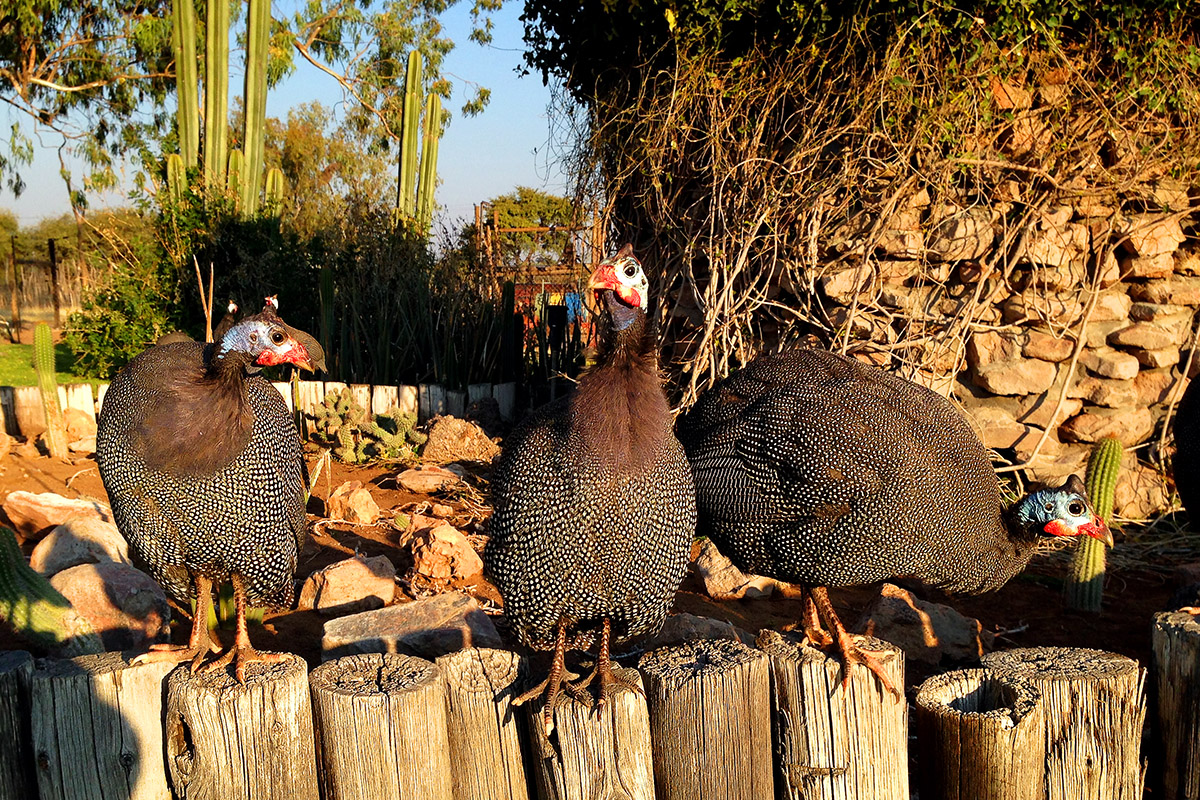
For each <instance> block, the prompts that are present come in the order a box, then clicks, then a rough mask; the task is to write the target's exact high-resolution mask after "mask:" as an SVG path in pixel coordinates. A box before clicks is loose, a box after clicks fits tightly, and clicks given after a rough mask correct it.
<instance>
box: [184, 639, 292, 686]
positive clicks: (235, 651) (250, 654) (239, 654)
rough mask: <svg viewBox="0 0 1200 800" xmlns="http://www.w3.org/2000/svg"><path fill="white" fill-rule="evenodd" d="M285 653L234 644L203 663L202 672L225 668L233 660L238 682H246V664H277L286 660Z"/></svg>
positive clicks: (286, 655)
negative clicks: (206, 662) (216, 656)
mask: <svg viewBox="0 0 1200 800" xmlns="http://www.w3.org/2000/svg"><path fill="white" fill-rule="evenodd" d="M287 659H288V654H287V653H268V652H264V651H262V650H256V649H254V648H253V647H251V646H250V645H234V646H233V647H231V648H229V649H228V650H226V651H225V653H224V655H222V656H221V657H220V658H218V659H216V660H215V661H211V662H209V663H208V664H205V665H204V667H203V669H202V670H201V671H202V672H216V671H217V670H222V669H225V668H226V667H228V666H229V663H230V662H231V661H232V662H233V674H234V677H235V678H237V682H238V683H242V684H244V683H245V682H246V665H247V664H279V663H282V662H284V661H287Z"/></svg>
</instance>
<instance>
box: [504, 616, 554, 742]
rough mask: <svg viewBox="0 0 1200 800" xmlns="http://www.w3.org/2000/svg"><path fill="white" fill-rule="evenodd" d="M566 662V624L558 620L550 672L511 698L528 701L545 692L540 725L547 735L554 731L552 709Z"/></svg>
mask: <svg viewBox="0 0 1200 800" xmlns="http://www.w3.org/2000/svg"><path fill="white" fill-rule="evenodd" d="M566 662H567V626H566V625H565V624H564V623H562V622H559V623H558V627H557V628H556V630H555V634H554V658H553V659H552V660H551V661H550V674H548V675H547V676H546V680H544V681H542V682H541V683H539V684H538V685H537V686H534V687H533V688H532V689H530V690H529V691H527V692H524V693H523V694H521V695H520V696H519V697H517V698H515V699H514V700H513V705H515V706H519V705H523V704H524V703H528V702H529V701H530V700H532V699H533V698H535V697H537V696H538V695H540V694H542V693H543V692H545V694H546V702H545V706H544V707H543V708H542V727H543V728H544V730H545V732H546V736H547V737H549V736H550V734H551V733H552V732H553V731H554V709H555V707H556V706H557V703H558V699H559V695H560V693H561V692H562V685H563V675H564V674H566Z"/></svg>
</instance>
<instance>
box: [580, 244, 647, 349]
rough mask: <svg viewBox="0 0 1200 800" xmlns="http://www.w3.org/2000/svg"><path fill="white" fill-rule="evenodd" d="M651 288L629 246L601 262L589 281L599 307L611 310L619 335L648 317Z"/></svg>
mask: <svg viewBox="0 0 1200 800" xmlns="http://www.w3.org/2000/svg"><path fill="white" fill-rule="evenodd" d="M649 288H650V283H649V281H647V280H646V273H645V272H644V271H643V270H642V263H641V262H640V261H638V260H637V258H635V257H634V255H633V245H630V244H626V245H625V246H624V247H622V248H621V250H620V252H618V253H617V254H616V255H615V256H611V257H609V258H606V259H604V261H601V262H600V266H599V267H597V268H596V271H595V272H593V273H592V277H591V279H590V280H589V281H588V289H591V290H592V291H594V292H595V293H596V301H597V303H598V304H600V306H601V307H602V308H606V309H607V310H608V312H609V314H610V315H611V316H612V321H613V327H614V328H616V329H617V330H619V331H621V330H625V329H626V328H628V327H630V326H631V325H633V323H634V322H635V321H637V320H638V318H639V317H642V318H644V317H645V314H646V306H647V303H648V301H649Z"/></svg>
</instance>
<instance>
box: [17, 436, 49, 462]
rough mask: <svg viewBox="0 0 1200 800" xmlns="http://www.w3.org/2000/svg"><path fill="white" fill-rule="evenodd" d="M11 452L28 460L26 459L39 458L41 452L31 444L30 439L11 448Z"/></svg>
mask: <svg viewBox="0 0 1200 800" xmlns="http://www.w3.org/2000/svg"><path fill="white" fill-rule="evenodd" d="M12 451H13V452H14V453H16V454H17V455H19V456H20V457H21V458H28V459H32V458H40V457H41V455H42V451H41V450H38V447H37V445H36V444H35V443H34V442H33V440H32V439H26V440H25V441H23V442H21V443H20V444H18V445H16V446H14V447H13V448H12Z"/></svg>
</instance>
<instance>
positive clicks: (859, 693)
mask: <svg viewBox="0 0 1200 800" xmlns="http://www.w3.org/2000/svg"><path fill="white" fill-rule="evenodd" d="M801 639H802V635H801V634H800V633H787V634H780V633H776V632H775V631H763V632H762V633H761V634H760V635H759V637H758V642H757V644H758V647H759V649H760V650H762V651H763V652H765V653H766V654H767V655H768V656H770V658H771V677H772V685H773V686H774V691H773V692H772V697H771V708H772V711H773V712H774V715H775V720H774V721H775V752H776V755H777V758H778V761H777V767H778V774H777V777H778V779H779V781H780V787H781V789H782V792H783V795H784V796H785V797H788V798H794V799H795V800H814V798H828V800H857V798H863V797H871V798H875V799H876V800H908V706H907V704H906V703H905V702H904V698H903V696H897V695H894V694H892V693H891V692H889V691H887V690H886V689H884V688H883V687H882V686H881V685H880V683H879V679H878V678H877V677H876V676H875V674H874V673H873V672H871V671H870V670H867V669H864V668H861V667H853V668H851V669H850V676H849V682H848V683H847V684H846V685H845V686H843V684H842V671H843V669H844V668H845V667H844V666H843V664H842V662H841V660H840V659H838V658H836V657H834V656H827V655H825V654H824V653H822V652H821V651H820V650H817V649H815V648H812V647H808V646H806V645H802V644H801V643H800V642H801ZM866 646H868V647H871V648H872V649H886V650H888V651H890V652H891V653H892V654H893V655H892V656H891V657H890V658H886V659H881V660H882V662H883V665H884V669H885V670H886V671H887V674H888V677H889V678H890V679H891V681H892V685H893V686H897V687H903V686H904V652H903V651H902V650H901V649H900V648H898V647H896V646H895V645H892V644H889V643H888V642H884V641H881V640H879V639H868V640H867V642H866Z"/></svg>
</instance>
